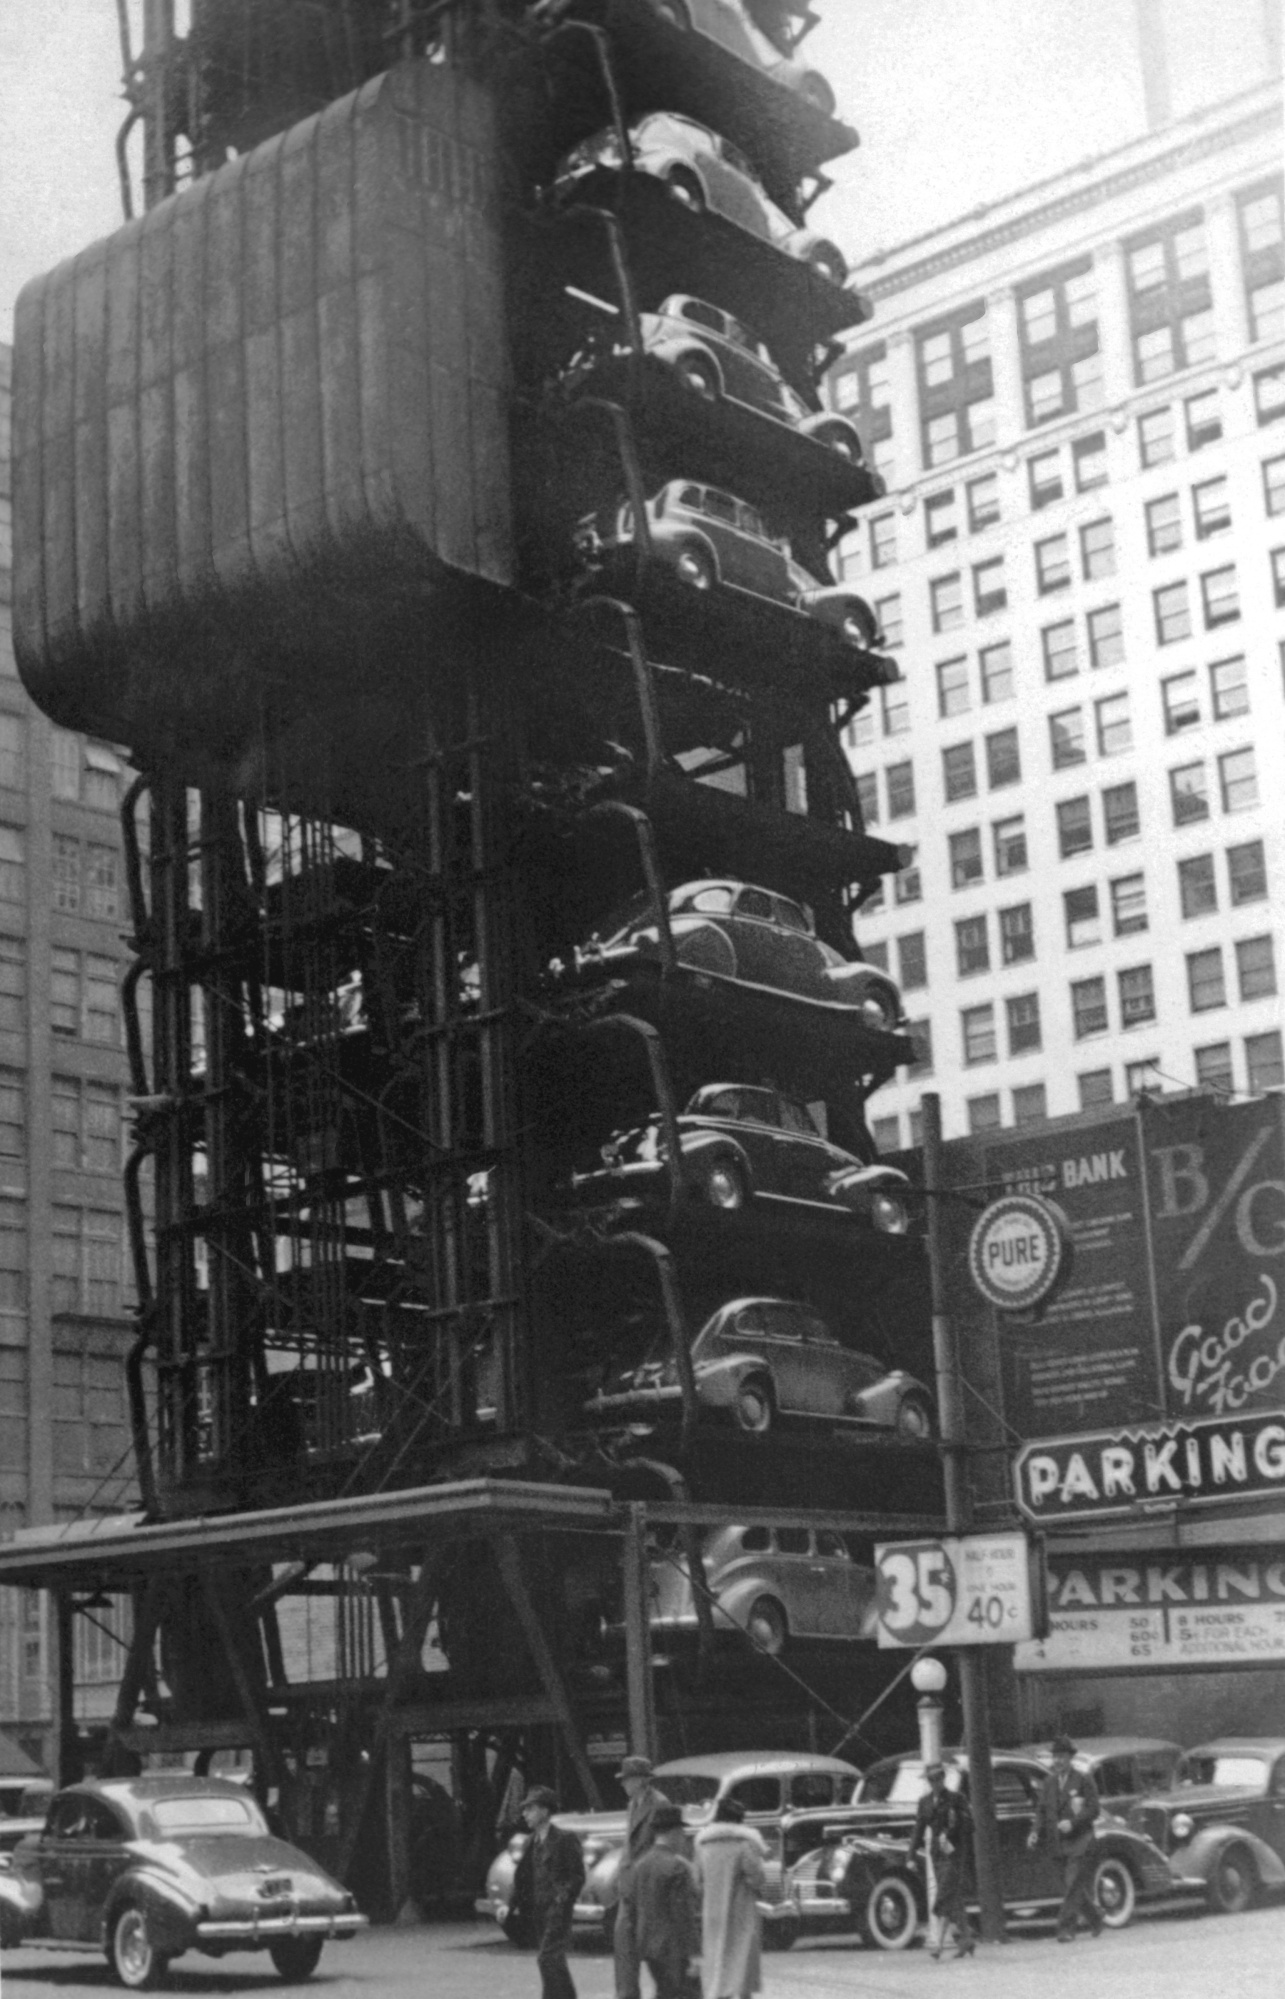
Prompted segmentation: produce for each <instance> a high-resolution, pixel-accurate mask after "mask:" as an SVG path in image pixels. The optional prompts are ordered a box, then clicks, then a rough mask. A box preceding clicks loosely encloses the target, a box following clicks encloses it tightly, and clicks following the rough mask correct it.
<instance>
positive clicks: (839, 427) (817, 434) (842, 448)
mask: <svg viewBox="0 0 1285 1999" xmlns="http://www.w3.org/2000/svg"><path fill="white" fill-rule="evenodd" d="M812 436H813V438H814V439H815V441H816V443H818V444H824V446H825V448H826V450H827V451H833V452H834V454H835V456H836V457H838V458H846V459H847V461H848V464H849V465H857V464H859V463H860V461H861V454H860V452H859V451H858V449H857V443H856V439H855V438H854V437H853V435H852V432H851V431H850V430H849V429H848V428H847V426H846V425H845V424H841V423H822V424H818V425H817V427H816V429H815V430H814V431H813V432H812Z"/></svg>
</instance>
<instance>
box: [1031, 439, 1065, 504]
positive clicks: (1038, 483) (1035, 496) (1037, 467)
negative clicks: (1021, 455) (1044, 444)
mask: <svg viewBox="0 0 1285 1999" xmlns="http://www.w3.org/2000/svg"><path fill="white" fill-rule="evenodd" d="M1026 472H1027V477H1028V478H1029V480H1030V482H1031V506H1032V509H1033V510H1034V511H1035V512H1036V513H1038V512H1039V510H1040V508H1041V507H1051V506H1052V505H1053V503H1054V501H1055V500H1060V499H1061V497H1062V493H1063V490H1064V489H1063V485H1062V454H1061V452H1060V451H1041V452H1039V453H1038V454H1037V455H1036V456H1035V457H1034V458H1028V459H1027V461H1026Z"/></svg>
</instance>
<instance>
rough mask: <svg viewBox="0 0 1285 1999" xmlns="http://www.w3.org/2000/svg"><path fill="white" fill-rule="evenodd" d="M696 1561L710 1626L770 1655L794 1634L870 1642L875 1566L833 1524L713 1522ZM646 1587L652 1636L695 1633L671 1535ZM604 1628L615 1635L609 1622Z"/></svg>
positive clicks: (691, 1601)
mask: <svg viewBox="0 0 1285 1999" xmlns="http://www.w3.org/2000/svg"><path fill="white" fill-rule="evenodd" d="M701 1563H702V1568H703V1570H704V1585H705V1588H706V1589H707V1590H708V1591H709V1593H710V1595H711V1596H712V1597H713V1599H714V1602H713V1605H712V1606H711V1608H712V1613H713V1620H714V1626H715V1629H716V1630H724V1631H733V1630H736V1631H743V1632H745V1633H746V1634H747V1636H748V1637H749V1638H750V1639H751V1641H752V1642H753V1644H754V1645H755V1647H756V1648H757V1650H758V1651H760V1652H764V1653H766V1654H767V1655H768V1657H769V1658H776V1657H777V1656H778V1654H780V1653H781V1652H783V1651H784V1650H785V1648H786V1646H787V1645H788V1644H790V1643H791V1642H792V1641H793V1640H794V1639H796V1638H800V1639H817V1638H827V1639H829V1638H835V1639H843V1640H845V1641H846V1642H848V1643H849V1644H851V1643H852V1642H853V1641H854V1640H858V1639H865V1640H869V1641H871V1642H873V1641H874V1639H875V1638H876V1636H877V1634H878V1622H879V1613H878V1606H877V1602H876V1597H877V1587H876V1579H875V1572H874V1570H873V1569H872V1568H870V1567H869V1566H868V1565H867V1564H866V1563H863V1562H858V1561H855V1560H854V1559H853V1556H852V1553H851V1550H850V1549H849V1547H848V1544H847V1542H846V1541H845V1540H844V1538H843V1536H842V1534H836V1533H835V1532H834V1530H833V1529H832V1528H829V1527H816V1528H812V1527H774V1526H764V1525H762V1524H761V1523H757V1522H756V1523H755V1524H754V1525H752V1526H749V1527H746V1526H738V1525H733V1526H730V1527H715V1528H713V1529H712V1530H711V1531H710V1533H709V1534H707V1536H706V1538H705V1544H704V1546H703V1548H702V1549H701ZM648 1587H649V1591H650V1596H651V1619H650V1621H651V1629H652V1631H653V1633H654V1634H655V1636H656V1637H657V1639H661V1640H664V1639H668V1640H670V1641H671V1642H672V1641H673V1640H674V1639H676V1638H684V1637H694V1636H695V1634H696V1632H697V1630H698V1629H699V1626H698V1621H697V1617H696V1603H695V1598H694V1596H693V1592H692V1579H691V1574H690V1572H689V1570H688V1566H687V1560H686V1557H685V1556H684V1555H683V1553H682V1551H681V1549H680V1548H679V1547H678V1546H677V1545H676V1540H670V1541H669V1542H668V1543H667V1544H666V1545H664V1546H660V1547H658V1548H657V1551H656V1554H655V1558H654V1559H653V1560H652V1562H651V1564H650V1568H649V1579H648ZM609 1632H610V1634H611V1635H612V1636H615V1635H616V1633H615V1627H614V1626H611V1627H609ZM621 1632H622V1635H623V1627H622V1628H621Z"/></svg>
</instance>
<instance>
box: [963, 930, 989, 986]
mask: <svg viewBox="0 0 1285 1999" xmlns="http://www.w3.org/2000/svg"><path fill="white" fill-rule="evenodd" d="M955 962H956V964H957V965H958V967H959V976H960V978H961V979H966V978H969V977H971V975H972V974H973V973H974V972H989V970H990V967H991V950H990V937H989V933H988V930H987V923H986V918H985V917H984V916H967V917H965V918H964V919H963V921H962V922H960V923H957V924H956V925H955Z"/></svg>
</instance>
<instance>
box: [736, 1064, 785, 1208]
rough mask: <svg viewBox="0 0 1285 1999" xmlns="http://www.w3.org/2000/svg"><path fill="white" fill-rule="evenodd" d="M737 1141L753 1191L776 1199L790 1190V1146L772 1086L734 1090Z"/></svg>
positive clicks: (772, 1199) (764, 1196) (768, 1198)
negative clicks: (752, 1180)
mask: <svg viewBox="0 0 1285 1999" xmlns="http://www.w3.org/2000/svg"><path fill="white" fill-rule="evenodd" d="M735 1116H736V1124H735V1136H736V1140H737V1143H738V1144H740V1145H742V1146H744V1148H745V1156H746V1158H747V1159H748V1160H749V1162H750V1172H751V1173H752V1174H753V1176H754V1192H755V1194H756V1195H758V1196H760V1197H761V1198H764V1199H766V1200H769V1201H779V1200H781V1199H782V1198H783V1197H785V1196H787V1195H788V1194H789V1193H790V1192H791V1187H790V1146H789V1142H788V1140H787V1139H786V1138H785V1137H784V1135H783V1133H782V1131H781V1107H780V1100H779V1099H778V1097H777V1096H776V1093H775V1091H773V1090H755V1089H741V1090H738V1091H737V1092H736V1111H735Z"/></svg>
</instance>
